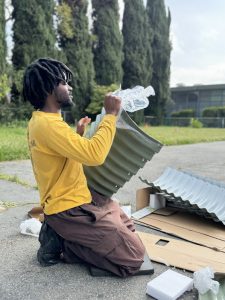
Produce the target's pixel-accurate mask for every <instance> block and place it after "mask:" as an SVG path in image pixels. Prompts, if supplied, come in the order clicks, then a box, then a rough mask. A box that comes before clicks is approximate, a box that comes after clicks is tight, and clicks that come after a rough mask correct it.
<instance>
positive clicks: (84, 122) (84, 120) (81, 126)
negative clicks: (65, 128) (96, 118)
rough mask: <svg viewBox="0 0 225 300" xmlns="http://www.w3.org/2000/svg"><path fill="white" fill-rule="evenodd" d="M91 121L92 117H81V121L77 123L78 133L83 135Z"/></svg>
mask: <svg viewBox="0 0 225 300" xmlns="http://www.w3.org/2000/svg"><path fill="white" fill-rule="evenodd" d="M90 122H91V119H90V118H88V117H87V116H86V117H84V118H82V119H80V121H79V122H78V123H77V133H78V134H79V135H80V136H83V134H84V131H85V128H86V126H87V125H88V124H89V123H90Z"/></svg>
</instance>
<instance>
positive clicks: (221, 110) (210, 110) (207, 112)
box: [202, 106, 225, 118]
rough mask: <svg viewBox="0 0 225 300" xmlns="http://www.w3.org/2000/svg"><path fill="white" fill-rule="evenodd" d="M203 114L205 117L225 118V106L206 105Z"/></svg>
mask: <svg viewBox="0 0 225 300" xmlns="http://www.w3.org/2000/svg"><path fill="white" fill-rule="evenodd" d="M202 116H203V117H205V118H223V117H225V106H211V107H206V108H205V109H204V110H203V112H202Z"/></svg>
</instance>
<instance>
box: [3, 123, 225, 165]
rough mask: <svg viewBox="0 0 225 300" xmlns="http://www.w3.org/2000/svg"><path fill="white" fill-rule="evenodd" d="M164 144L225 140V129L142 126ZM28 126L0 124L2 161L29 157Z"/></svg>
mask: <svg viewBox="0 0 225 300" xmlns="http://www.w3.org/2000/svg"><path fill="white" fill-rule="evenodd" d="M141 128H142V129H143V130H144V131H145V132H146V133H147V134H149V135H150V136H152V137H153V138H155V139H157V140H158V141H160V142H161V143H162V144H164V145H182V144H193V143H200V142H213V141H225V129H221V128H199V129H198V128H190V127H163V126H161V127H150V126H143V127H141ZM27 158H29V155H28V148H27V139H26V128H23V127H5V126H0V161H6V160H18V159H27Z"/></svg>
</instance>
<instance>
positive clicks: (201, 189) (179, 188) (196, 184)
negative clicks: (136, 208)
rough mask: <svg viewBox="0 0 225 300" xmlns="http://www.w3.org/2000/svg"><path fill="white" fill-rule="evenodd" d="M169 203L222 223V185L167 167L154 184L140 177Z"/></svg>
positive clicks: (224, 205) (224, 199) (224, 195)
mask: <svg viewBox="0 0 225 300" xmlns="http://www.w3.org/2000/svg"><path fill="white" fill-rule="evenodd" d="M140 179H141V181H142V182H144V183H146V184H148V185H149V186H151V187H154V188H155V189H157V191H159V192H160V193H163V196H164V197H165V198H166V199H167V200H168V202H167V204H168V206H173V207H180V208H183V209H187V210H189V211H191V212H194V213H197V214H199V215H203V216H204V217H206V218H212V219H213V220H214V221H217V222H219V221H220V222H222V223H223V224H225V184H223V183H222V182H218V181H215V180H211V179H209V178H204V177H201V176H198V175H194V174H193V173H190V172H186V171H185V172H184V171H177V170H175V169H172V168H170V167H168V168H166V169H165V171H164V173H163V174H162V175H161V176H160V177H159V178H158V179H157V180H155V181H154V182H152V183H150V182H149V181H148V180H147V179H143V178H140Z"/></svg>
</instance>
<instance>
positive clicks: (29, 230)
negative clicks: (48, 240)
mask: <svg viewBox="0 0 225 300" xmlns="http://www.w3.org/2000/svg"><path fill="white" fill-rule="evenodd" d="M41 225H42V224H41V222H40V221H38V220H37V219H35V218H32V219H28V220H25V221H23V222H22V223H21V224H20V232H21V233H22V234H25V235H31V236H35V237H38V236H39V233H40V230H41Z"/></svg>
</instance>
